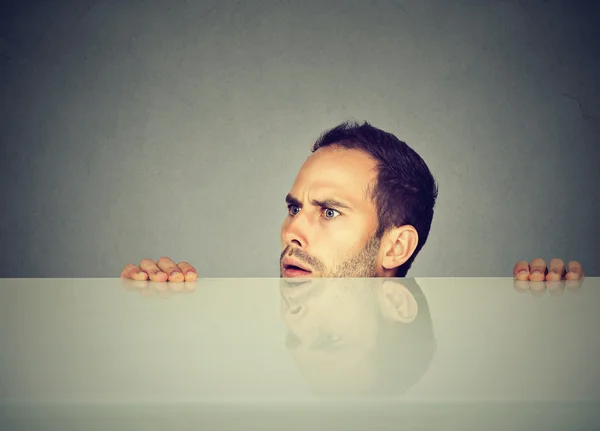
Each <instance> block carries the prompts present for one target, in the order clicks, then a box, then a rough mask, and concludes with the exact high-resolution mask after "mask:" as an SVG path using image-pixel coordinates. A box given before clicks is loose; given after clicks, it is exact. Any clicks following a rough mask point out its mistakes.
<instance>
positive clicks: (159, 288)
mask: <svg viewBox="0 0 600 431" xmlns="http://www.w3.org/2000/svg"><path fill="white" fill-rule="evenodd" d="M150 287H151V288H152V289H153V290H157V291H159V292H164V291H165V290H167V289H168V288H169V286H168V284H167V283H161V282H152V283H150Z"/></svg>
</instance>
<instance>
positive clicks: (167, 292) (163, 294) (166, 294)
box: [158, 289, 173, 299]
mask: <svg viewBox="0 0 600 431" xmlns="http://www.w3.org/2000/svg"><path fill="white" fill-rule="evenodd" d="M158 296H159V297H161V298H162V299H169V298H170V297H172V296H173V292H172V291H171V290H169V289H166V290H161V291H159V292H158Z"/></svg>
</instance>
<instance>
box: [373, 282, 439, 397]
mask: <svg viewBox="0 0 600 431" xmlns="http://www.w3.org/2000/svg"><path fill="white" fill-rule="evenodd" d="M399 283H401V284H402V285H403V286H405V287H406V288H407V289H408V290H409V291H410V293H412V295H413V296H414V298H415V300H416V302H417V306H418V313H417V316H416V318H415V320H414V321H413V322H411V323H410V324H405V323H398V322H392V323H391V322H387V321H384V320H383V317H381V320H380V325H379V336H378V340H377V348H376V350H375V352H374V357H373V360H374V363H376V364H377V368H378V369H377V375H378V380H377V383H376V384H375V385H374V386H373V388H372V390H371V391H370V393H369V394H370V395H375V396H377V395H380V396H393V395H401V394H403V393H405V392H406V391H407V390H408V389H410V388H411V387H412V386H414V385H415V384H416V383H417V382H418V381H419V380H420V379H421V377H422V376H423V374H425V372H426V371H427V369H428V368H429V365H430V363H431V360H432V359H433V355H434V353H435V349H436V342H435V336H434V333H433V325H432V323H431V315H430V314H429V305H428V304H427V298H425V295H424V294H423V292H422V291H421V288H420V287H419V285H418V283H417V282H416V281H415V279H412V278H406V279H402V280H401V281H399ZM380 316H381V315H380Z"/></svg>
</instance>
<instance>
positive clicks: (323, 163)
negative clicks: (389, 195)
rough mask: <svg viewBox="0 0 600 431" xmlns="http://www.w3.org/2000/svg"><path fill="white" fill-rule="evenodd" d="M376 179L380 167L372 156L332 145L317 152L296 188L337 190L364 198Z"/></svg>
mask: <svg viewBox="0 0 600 431" xmlns="http://www.w3.org/2000/svg"><path fill="white" fill-rule="evenodd" d="M376 178H377V164H376V162H375V160H374V159H373V158H372V157H371V156H370V155H369V154H367V153H365V152H363V151H360V150H355V149H345V148H342V147H339V146H331V147H326V148H321V149H319V150H317V151H316V152H314V153H313V154H311V155H310V157H308V158H307V159H306V161H305V162H304V164H303V165H302V167H301V168H300V171H299V172H298V175H297V177H296V181H295V182H294V188H295V189H297V188H303V187H310V188H313V189H324V190H331V191H336V190H337V191H339V192H340V193H344V192H346V193H347V194H351V195H355V196H358V195H360V196H361V197H364V196H368V192H369V191H370V190H371V187H372V186H373V184H374V182H375V180H376ZM299 191H300V190H299ZM357 192H360V193H357Z"/></svg>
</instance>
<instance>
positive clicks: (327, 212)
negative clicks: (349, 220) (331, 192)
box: [323, 208, 340, 220]
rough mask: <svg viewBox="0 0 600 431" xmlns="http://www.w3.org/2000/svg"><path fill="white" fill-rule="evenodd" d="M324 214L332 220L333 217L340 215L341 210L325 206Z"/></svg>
mask: <svg viewBox="0 0 600 431" xmlns="http://www.w3.org/2000/svg"><path fill="white" fill-rule="evenodd" d="M323 215H324V216H325V218H326V219H329V220H331V219H332V218H335V217H337V216H339V215H340V212H339V211H336V210H334V209H331V208H325V210H324V211H323Z"/></svg>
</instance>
